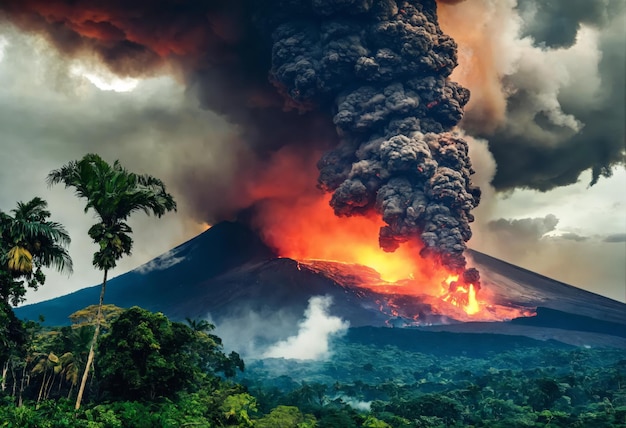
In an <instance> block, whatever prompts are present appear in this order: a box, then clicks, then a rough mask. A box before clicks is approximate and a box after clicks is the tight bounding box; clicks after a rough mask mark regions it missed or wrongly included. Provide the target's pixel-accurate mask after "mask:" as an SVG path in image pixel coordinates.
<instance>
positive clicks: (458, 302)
mask: <svg viewBox="0 0 626 428" xmlns="http://www.w3.org/2000/svg"><path fill="white" fill-rule="evenodd" d="M458 280H459V276H458V275H450V276H448V278H446V280H445V281H444V283H445V284H447V285H448V289H447V290H445V291H444V294H443V300H444V301H445V302H449V303H451V304H453V305H454V306H457V307H459V308H461V309H463V310H464V311H465V313H466V314H468V315H474V314H477V313H478V312H479V311H480V304H479V303H478V300H477V298H476V288H475V287H474V284H469V285H468V286H465V285H463V284H458V283H457V281H458Z"/></svg>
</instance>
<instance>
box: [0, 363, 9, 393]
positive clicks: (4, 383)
mask: <svg viewBox="0 0 626 428" xmlns="http://www.w3.org/2000/svg"><path fill="white" fill-rule="evenodd" d="M8 371H9V360H7V361H6V362H5V363H4V365H3V366H2V376H0V377H1V378H2V388H0V389H2V392H4V390H5V389H6V387H7V372H8Z"/></svg>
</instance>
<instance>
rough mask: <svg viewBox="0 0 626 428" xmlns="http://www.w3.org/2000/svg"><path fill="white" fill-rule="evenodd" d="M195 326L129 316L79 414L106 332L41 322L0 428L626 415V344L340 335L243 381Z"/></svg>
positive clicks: (611, 420) (592, 423)
mask: <svg viewBox="0 0 626 428" xmlns="http://www.w3.org/2000/svg"><path fill="white" fill-rule="evenodd" d="M187 324H188V325H185V324H180V323H176V322H171V321H170V320H168V319H167V318H166V317H165V316H164V315H162V314H159V313H156V314H155V313H151V312H148V311H145V310H143V309H140V308H131V309H129V310H127V311H124V312H123V313H122V314H121V315H120V316H119V318H117V320H115V321H113V322H112V323H111V328H110V330H109V332H108V333H107V334H106V335H105V336H104V338H103V340H102V346H101V347H100V349H99V353H100V361H101V364H99V365H98V366H97V369H98V370H96V372H95V373H96V374H95V377H94V389H96V390H97V389H98V388H100V391H101V393H100V394H99V395H98V394H96V395H94V400H93V401H91V402H89V403H87V404H86V405H85V406H84V407H83V408H82V409H79V410H78V411H75V410H74V409H73V408H72V405H71V402H70V401H69V400H68V399H66V398H64V397H65V396H66V395H67V392H68V391H69V392H71V390H72V387H73V383H72V381H71V380H70V379H68V378H67V375H66V373H67V371H68V370H69V367H70V366H71V364H72V363H74V360H73V358H74V354H76V355H79V356H80V355H81V354H82V355H85V348H86V345H85V341H84V340H81V339H80V337H81V334H80V332H81V331H84V332H86V333H87V335H86V336H88V335H89V333H90V331H91V330H90V329H92V328H93V327H91V326H84V327H82V328H78V329H72V328H71V327H64V328H61V329H47V330H46V329H42V328H40V327H38V326H37V325H35V324H31V325H29V326H28V329H27V330H26V332H27V335H26V337H27V346H26V347H25V348H24V349H25V350H27V352H26V354H24V357H25V359H24V360H19V359H18V360H15V361H14V363H15V364H14V366H12V367H13V368H14V369H15V370H13V371H14V372H15V373H16V375H17V380H19V373H20V371H21V370H23V373H25V374H26V375H28V376H29V377H30V386H27V387H25V389H24V405H22V406H19V405H18V404H19V400H17V399H16V398H17V397H16V396H13V395H12V394H10V393H8V392H4V393H2V392H0V400H2V401H1V402H0V428H5V427H45V428H48V427H50V428H56V427H79V428H80V427H91V428H93V427H95V428H104V427H138V428H151V427H165V428H175V427H185V426H186V427H260V428H263V427H272V428H275V427H278V428H280V427H296V428H312V427H318V428H324V427H333V428H334V427H342V428H350V427H367V428H389V427H394V428H435V427H440V428H443V427H446V428H447V427H466V426H473V427H475V428H483V427H490V428H511V427H563V428H566V427H567V428H569V427H572V428H586V427H594V428H595V427H600V428H602V427H607V428H615V427H623V426H625V424H626V385H625V383H624V380H625V379H626V360H624V359H623V351H622V350H616V349H580V348H571V349H553V348H520V349H511V350H510V351H507V352H501V353H497V354H492V355H489V356H487V357H475V358H469V357H467V356H446V357H435V356H433V355H429V354H423V353H417V352H413V351H404V350H402V349H399V348H394V347H388V348H383V349H381V348H378V347H377V346H376V345H375V344H372V345H355V344H354V343H346V342H344V343H336V344H335V348H334V350H335V355H334V358H333V360H332V361H321V362H298V361H293V360H282V359H269V360H263V361H259V362H256V363H253V364H252V365H251V369H249V370H248V371H247V374H246V378H245V379H244V378H242V379H241V381H242V383H244V384H245V385H241V384H237V383H234V382H233V381H232V380H230V379H224V378H222V377H219V376H216V368H217V367H219V366H220V364H221V363H220V362H223V361H228V360H230V363H231V365H233V366H236V364H237V361H240V359H239V358H238V356H237V360H232V359H229V357H228V356H226V355H225V354H224V353H223V352H222V345H221V344H222V342H221V339H220V338H219V337H217V336H214V335H212V334H211V332H212V330H213V326H212V325H211V324H209V323H207V322H203V321H192V320H187ZM81 349H82V351H81ZM233 370H234V369H233ZM12 376H13V375H11V374H10V371H9V375H8V382H9V384H11V383H13V380H14V378H13V377H12ZM111 376H114V377H115V379H116V381H118V382H119V383H118V384H115V383H114V382H111V378H110V377H111ZM120 379H121V380H120ZM17 385H18V389H19V382H17ZM51 385H54V387H53V388H51ZM113 386H114V387H115V388H113ZM159 388H161V389H159ZM9 389H10V388H7V391H8V390H9ZM16 395H17V394H16ZM37 401H39V404H37Z"/></svg>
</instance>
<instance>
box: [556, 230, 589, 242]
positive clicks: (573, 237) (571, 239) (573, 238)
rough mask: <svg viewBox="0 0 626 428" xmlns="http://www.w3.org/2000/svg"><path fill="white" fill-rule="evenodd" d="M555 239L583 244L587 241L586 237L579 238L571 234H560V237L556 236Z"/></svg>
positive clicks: (577, 235) (575, 234) (579, 236)
mask: <svg viewBox="0 0 626 428" xmlns="http://www.w3.org/2000/svg"><path fill="white" fill-rule="evenodd" d="M555 237H556V238H560V239H567V240H570V241H576V242H583V241H586V240H588V239H589V237H588V236H581V235H579V234H577V233H573V232H566V233H561V234H560V235H556V236H555Z"/></svg>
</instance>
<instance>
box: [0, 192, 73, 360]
mask: <svg viewBox="0 0 626 428" xmlns="http://www.w3.org/2000/svg"><path fill="white" fill-rule="evenodd" d="M47 206H48V203H47V202H46V201H44V200H43V199H41V198H38V197H35V198H33V199H31V200H30V201H28V202H26V203H24V202H18V203H17V208H15V209H13V210H11V213H6V212H4V211H2V210H0V361H6V360H7V358H8V354H9V353H10V350H11V349H12V348H15V347H16V346H18V345H20V344H23V342H24V341H25V335H24V332H23V328H22V324H21V323H20V322H19V320H18V319H17V318H16V317H15V314H14V313H13V310H12V308H11V305H17V304H18V303H20V302H22V301H23V300H24V295H25V294H26V290H27V288H33V289H37V288H38V287H39V286H40V285H42V284H43V283H44V282H45V279H46V277H45V275H44V274H43V271H42V268H44V267H52V268H55V269H57V270H58V271H60V272H68V273H71V272H72V259H71V258H70V256H69V254H68V252H67V249H66V248H67V246H68V245H69V243H70V237H69V235H68V233H67V232H66V231H65V228H64V227H63V226H62V225H61V224H60V223H56V222H53V221H49V218H50V212H49V211H48V210H47Z"/></svg>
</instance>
